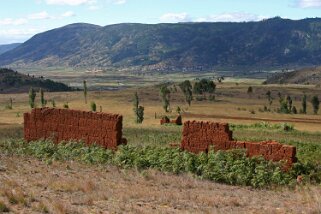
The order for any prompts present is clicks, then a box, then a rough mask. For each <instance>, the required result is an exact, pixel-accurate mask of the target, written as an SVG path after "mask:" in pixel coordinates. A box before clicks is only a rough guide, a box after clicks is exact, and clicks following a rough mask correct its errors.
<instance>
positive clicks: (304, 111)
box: [302, 95, 307, 114]
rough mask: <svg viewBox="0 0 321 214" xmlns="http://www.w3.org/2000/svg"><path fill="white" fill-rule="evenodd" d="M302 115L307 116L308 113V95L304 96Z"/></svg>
mask: <svg viewBox="0 0 321 214" xmlns="http://www.w3.org/2000/svg"><path fill="white" fill-rule="evenodd" d="M302 113H303V114H306V113H307V95H303V99H302Z"/></svg>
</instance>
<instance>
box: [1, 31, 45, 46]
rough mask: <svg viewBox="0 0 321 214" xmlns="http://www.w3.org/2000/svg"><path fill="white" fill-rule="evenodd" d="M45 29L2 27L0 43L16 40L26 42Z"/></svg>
mask: <svg viewBox="0 0 321 214" xmlns="http://www.w3.org/2000/svg"><path fill="white" fill-rule="evenodd" d="M44 30H45V29H42V28H41V29H40V28H19V29H14V28H10V29H1V30H0V44H10V43H14V42H24V41H26V40H27V39H29V38H30V37H31V36H33V35H35V34H37V33H40V32H43V31H44Z"/></svg>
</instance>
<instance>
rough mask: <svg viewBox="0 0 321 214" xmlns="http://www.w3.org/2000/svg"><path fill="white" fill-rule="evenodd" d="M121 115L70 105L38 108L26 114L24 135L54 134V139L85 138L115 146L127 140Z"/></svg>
mask: <svg viewBox="0 0 321 214" xmlns="http://www.w3.org/2000/svg"><path fill="white" fill-rule="evenodd" d="M122 119H123V117H122V116H121V115H114V114H105V113H94V112H84V111H77V110H70V109H54V108H36V109H33V110H32V111H31V113H25V114H24V138H25V139H26V140H27V141H31V140H37V139H41V138H52V139H53V141H54V142H55V143H58V142H60V141H63V140H65V141H68V140H82V141H84V142H85V143H87V144H92V143H97V144H99V145H102V146H105V147H106V148H111V149H116V148H117V145H120V144H123V143H127V140H126V139H124V138H122Z"/></svg>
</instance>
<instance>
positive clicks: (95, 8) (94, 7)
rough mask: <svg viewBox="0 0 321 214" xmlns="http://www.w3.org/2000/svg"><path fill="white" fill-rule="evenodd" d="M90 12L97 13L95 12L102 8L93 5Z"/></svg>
mask: <svg viewBox="0 0 321 214" xmlns="http://www.w3.org/2000/svg"><path fill="white" fill-rule="evenodd" d="M88 9H89V10H92V11H95V10H99V9H100V8H99V7H98V6H96V5H92V6H90V7H88Z"/></svg>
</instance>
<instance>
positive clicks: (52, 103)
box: [51, 99, 56, 108]
mask: <svg viewBox="0 0 321 214" xmlns="http://www.w3.org/2000/svg"><path fill="white" fill-rule="evenodd" d="M51 105H52V107H53V108H56V102H55V100H54V99H52V100H51Z"/></svg>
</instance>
